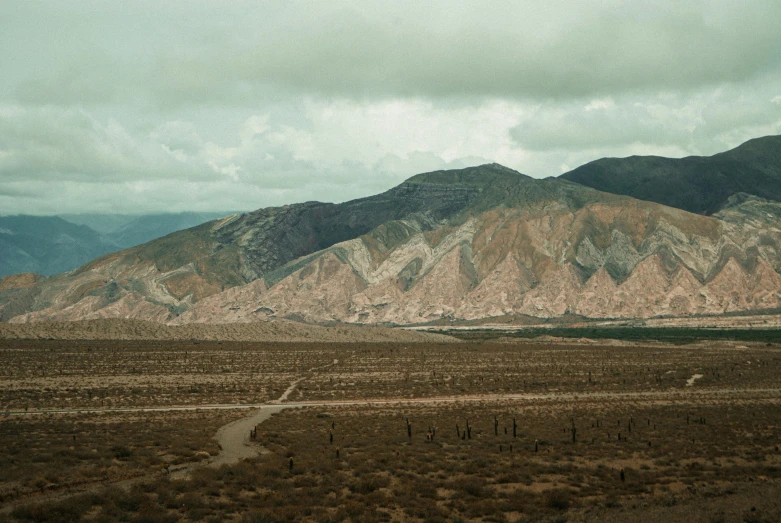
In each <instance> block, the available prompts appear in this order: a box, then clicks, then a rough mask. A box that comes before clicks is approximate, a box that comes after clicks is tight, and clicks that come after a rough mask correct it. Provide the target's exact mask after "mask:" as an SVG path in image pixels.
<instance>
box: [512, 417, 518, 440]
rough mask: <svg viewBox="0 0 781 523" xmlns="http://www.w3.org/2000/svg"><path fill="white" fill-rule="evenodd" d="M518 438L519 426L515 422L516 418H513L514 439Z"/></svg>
mask: <svg viewBox="0 0 781 523" xmlns="http://www.w3.org/2000/svg"><path fill="white" fill-rule="evenodd" d="M517 437H518V424H517V423H516V422H515V418H513V438H517Z"/></svg>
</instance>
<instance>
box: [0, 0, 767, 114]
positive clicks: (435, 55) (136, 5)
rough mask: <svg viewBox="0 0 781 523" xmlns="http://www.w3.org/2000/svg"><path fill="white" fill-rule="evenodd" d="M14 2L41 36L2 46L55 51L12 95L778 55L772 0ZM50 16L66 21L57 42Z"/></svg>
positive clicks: (178, 101)
mask: <svg viewBox="0 0 781 523" xmlns="http://www.w3.org/2000/svg"><path fill="white" fill-rule="evenodd" d="M23 4H24V5H22V6H21V7H20V6H6V9H5V10H6V11H8V10H10V11H12V12H10V13H7V16H6V17H5V18H6V20H8V21H9V25H18V26H21V27H23V28H25V29H26V30H27V31H28V32H27V33H26V34H25V36H24V37H23V38H24V40H25V41H27V40H30V39H39V41H40V43H39V44H37V45H36V46H34V47H31V46H23V48H22V53H21V56H17V57H16V59H17V60H18V61H21V60H24V59H25V58H29V57H25V56H24V53H25V51H26V52H27V53H28V54H29V53H35V55H36V56H37V55H38V54H39V53H40V52H41V50H40V47H41V46H43V45H49V46H51V49H50V52H51V53H52V54H53V58H55V59H56V58H59V59H58V60H56V62H55V63H52V64H51V67H47V68H41V67H33V66H30V67H24V66H19V65H18V63H16V65H15V66H14V64H9V66H11V70H16V71H18V73H17V76H18V78H21V81H19V82H18V83H17V84H16V86H15V89H14V96H16V98H17V99H18V100H19V101H20V102H21V103H47V104H48V103H60V104H65V105H69V104H73V103H86V104H89V103H106V102H112V101H114V102H115V101H118V100H124V101H138V100H145V101H146V102H147V103H151V104H154V105H156V106H157V107H159V108H166V107H169V108H170V107H172V106H173V107H175V106H180V105H190V104H196V105H198V104H215V103H216V104H226V103H228V104H231V103H232V104H249V103H253V102H258V101H260V100H263V99H265V98H266V97H268V96H269V94H270V93H271V94H272V95H273V93H276V92H284V93H288V94H289V93H300V94H308V95H314V96H327V97H344V98H356V97H358V98H378V97H379V98H394V97H427V98H437V97H454V96H455V97H462V96H470V97H488V98H494V97H501V98H517V99H527V98H559V99H560V98H569V97H583V96H610V95H612V96H616V95H619V94H622V93H625V92H633V91H638V90H640V91H648V90H657V89H663V90H671V89H672V90H681V89H698V88H700V87H703V86H706V85H713V84H717V83H724V82H745V81H747V80H750V79H752V78H756V77H760V76H763V75H765V74H767V73H768V72H777V71H779V69H780V68H781V42H780V41H779V39H778V36H777V29H778V26H779V23H781V4H779V3H778V2H775V1H764V2H761V1H748V2H741V3H735V2H729V1H726V0H722V1H705V0H701V1H693V2H685V3H681V2H673V1H665V2H654V3H640V2H621V1H617V0H616V1H608V2H600V3H593V2H588V3H587V2H582V1H576V0H567V1H563V2H555V3H545V4H544V3H540V2H489V3H486V2H460V3H457V4H453V3H452V2H425V3H421V2H394V3H390V4H377V3H373V2H357V1H356V2H312V3H308V4H301V3H278V4H268V3H264V4H257V3H248V2H230V3H225V2H221V1H213V2H205V3H199V4H198V9H192V7H194V6H192V4H191V3H189V2H188V3H182V2H171V3H168V4H170V5H167V6H165V7H160V6H155V8H154V9H152V8H151V7H150V5H147V4H146V3H143V2H133V3H129V4H128V5H126V6H118V5H116V4H113V6H112V4H105V3H101V2H98V3H89V2H85V3H83V4H82V5H81V9H78V10H77V9H73V8H72V7H69V6H64V5H57V4H49V6H48V7H49V9H47V10H45V11H41V10H40V9H38V8H37V7H35V5H33V4H26V3H23ZM25 6H27V7H25ZM150 10H151V12H152V13H154V15H155V16H151V15H150ZM184 10H186V17H187V18H186V20H183V19H182V18H181V17H182V16H183V14H184V13H183V11H184ZM85 20H89V22H90V23H89V24H87V23H85ZM55 24H58V25H64V26H66V27H71V28H72V30H73V29H75V30H76V31H78V34H76V36H71V35H70V34H69V36H68V37H67V38H66V39H64V40H63V35H62V33H61V31H62V29H61V28H60V29H59V30H55V31H52V29H53V26H55ZM13 37H18V33H16V32H13V31H12V32H11V34H10V35H9V37H7V38H8V39H9V40H10V38H13ZM8 43H11V42H8ZM18 46H19V45H18V43H16V47H18ZM4 48H6V49H9V48H11V47H7V46H4ZM19 59H21V60H19ZM0 64H2V62H0ZM47 64H48V61H47ZM4 70H5V69H4Z"/></svg>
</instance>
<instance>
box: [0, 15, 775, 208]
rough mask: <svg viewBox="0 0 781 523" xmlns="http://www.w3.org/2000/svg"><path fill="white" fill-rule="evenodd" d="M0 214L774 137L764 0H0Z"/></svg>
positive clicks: (249, 194)
mask: <svg viewBox="0 0 781 523" xmlns="http://www.w3.org/2000/svg"><path fill="white" fill-rule="evenodd" d="M0 20H2V22H0V24H2V31H0V46H2V49H3V50H4V52H3V53H0V70H2V71H3V77H2V80H0V213H14V212H31V213H59V212H85V211H103V212H107V211H122V212H145V211H161V210H177V211H179V210H221V209H238V208H246V209H252V208H257V207H260V206H264V205H272V204H282V203H289V202H293V201H303V200H307V199H320V200H331V201H338V200H344V199H348V198H353V197H359V196H364V195H366V194H370V193H373V192H377V191H380V190H384V189H387V188H389V187H390V186H392V185H394V184H396V183H399V182H400V181H402V180H403V179H405V178H406V177H408V176H411V175H413V174H415V173H417V172H421V171H424V170H431V169H437V168H446V167H457V166H463V165H469V164H475V163H481V162H490V161H498V162H501V163H504V164H506V165H509V166H510V167H513V168H516V169H518V170H520V171H522V172H526V173H528V174H530V175H532V176H548V175H556V174H560V173H561V172H562V171H563V170H566V169H568V168H573V167H575V166H577V165H578V164H580V163H583V162H585V161H589V160H592V159H595V158H597V157H600V156H622V155H626V154H665V155H672V156H683V155H687V154H712V153H714V152H717V151H720V150H724V149H727V148H729V147H733V146H735V145H738V144H739V143H740V142H742V141H744V140H746V139H748V138H751V137H754V136H759V135H763V134H775V133H779V132H781V87H779V86H781V39H779V38H778V34H777V31H778V27H779V26H781V3H779V2H777V1H770V0H768V1H747V2H741V3H738V2H733V1H727V0H711V1H706V0H702V1H696V0H695V1H691V2H672V1H665V2H652V3H640V2H627V1H623V0H607V1H603V2H598V3H597V2H582V1H575V0H570V1H563V2H485V1H480V2H450V1H448V2H388V3H376V2H366V1H355V2H315V1H312V2H302V3H298V2H297V3H292V2H277V3H270V2H264V3H258V2H249V1H246V2H241V1H233V2H225V1H222V0H219V1H218V0H214V1H201V2H192V1H188V2H184V1H179V2H173V1H172V2H152V1H135V2H106V1H103V0H101V1H97V0H94V1H84V2H79V3H78V4H73V3H66V2H55V1H50V2H4V3H0Z"/></svg>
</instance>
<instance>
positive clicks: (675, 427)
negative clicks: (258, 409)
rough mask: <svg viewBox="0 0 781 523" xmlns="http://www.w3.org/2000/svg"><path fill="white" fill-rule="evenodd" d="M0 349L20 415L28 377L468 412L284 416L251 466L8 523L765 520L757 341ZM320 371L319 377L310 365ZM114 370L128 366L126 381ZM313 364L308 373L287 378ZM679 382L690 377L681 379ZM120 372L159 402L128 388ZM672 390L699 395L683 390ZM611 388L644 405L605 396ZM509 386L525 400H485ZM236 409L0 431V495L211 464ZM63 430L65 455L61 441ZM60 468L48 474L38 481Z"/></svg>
mask: <svg viewBox="0 0 781 523" xmlns="http://www.w3.org/2000/svg"><path fill="white" fill-rule="evenodd" d="M8 343H10V342H6V344H5V345H4V346H3V347H2V350H0V369H4V371H3V372H5V373H6V374H5V379H4V381H3V382H2V383H3V384H4V385H3V386H4V387H5V391H14V393H13V394H11V395H10V396H11V397H10V398H9V399H7V400H6V401H7V404H12V405H20V404H21V402H20V397H21V396H19V395H21V392H20V391H27V392H25V394H28V395H29V397H27V401H33V400H35V401H37V403H35V405H37V406H39V407H40V408H44V407H46V406H51V405H52V396H49V395H48V394H50V393H51V392H50V391H45V390H43V389H37V388H36V387H35V386H30V385H29V383H31V381H30V380H45V381H44V382H41V383H48V385H47V386H49V387H50V389H53V390H56V393H57V394H56V396H54V398H56V399H55V400H54V405H57V404H58V403H62V398H65V399H68V398H69V400H68V401H69V403H68V401H66V402H65V404H66V405H85V404H89V403H88V401H94V400H90V399H89V395H88V394H87V393H86V392H87V391H94V390H102V389H100V387H101V386H104V385H98V381H100V380H103V381H104V382H105V387H107V388H106V389H105V390H106V391H107V394H106V399H109V398H110V399H112V401H122V402H124V403H122V404H123V405H128V406H130V405H134V403H133V402H134V401H135V402H138V404H141V405H147V404H185V403H188V402H190V401H193V402H197V401H208V402H218V401H224V402H230V401H239V400H242V398H245V397H246V398H248V399H252V398H255V400H258V399H262V398H267V397H277V396H278V395H279V394H280V393H281V391H282V390H283V389H284V388H285V387H286V386H287V384H288V383H289V381H290V380H292V379H293V378H295V377H302V376H308V378H307V379H306V380H305V381H303V382H301V383H300V385H299V389H297V390H296V392H294V394H293V395H292V396H291V398H290V399H291V400H296V399H299V400H300V399H304V400H313V399H320V398H327V399H346V400H349V399H356V398H388V399H391V398H396V399H399V398H401V399H406V398H421V397H438V396H457V395H460V396H463V397H464V398H465V399H468V400H469V401H461V402H455V403H452V402H451V403H444V402H441V403H407V402H402V403H394V404H374V405H371V406H366V405H364V406H336V405H331V406H326V407H324V406H317V407H307V408H301V409H288V410H285V411H283V412H282V413H280V414H278V415H275V416H273V417H272V418H271V419H270V420H268V421H266V422H265V423H263V424H262V425H260V426H259V427H258V433H259V434H260V443H262V444H263V445H265V446H266V447H267V448H268V449H269V450H270V453H268V454H266V455H263V456H260V457H258V458H256V459H252V460H247V461H244V462H242V463H239V464H238V465H234V466H229V467H223V468H220V469H198V470H196V472H195V473H194V475H193V477H192V479H190V480H168V479H166V478H161V479H158V480H153V481H150V482H148V483H146V484H142V485H136V486H133V487H131V488H128V489H117V488H111V489H107V490H105V491H102V492H94V493H90V494H85V495H82V496H77V497H72V498H69V499H66V500H64V501H61V502H57V503H48V504H32V505H30V506H28V507H19V508H17V509H16V510H15V511H14V512H13V518H14V519H16V520H26V521H66V520H72V521H77V520H84V521H115V520H125V521H179V520H187V521H225V520H232V521H248V522H251V521H302V520H303V521H406V520H412V521H564V520H571V521H578V520H596V521H641V520H646V521H665V520H678V519H686V520H687V521H778V520H780V519H781V506H779V503H781V502H779V501H778V500H779V499H781V496H779V494H781V452H779V445H781V439H780V436H781V404H780V403H781V395H780V394H779V393H778V392H777V390H762V389H778V387H779V381H778V376H779V375H781V353H779V351H778V350H777V349H775V348H772V347H763V346H751V347H749V348H737V349H736V348H732V349H730V348H713V349H709V348H697V349H687V348H681V347H660V346H655V347H649V348H642V347H633V348H631V349H627V348H624V347H620V346H598V345H597V346H585V347H584V346H568V345H536V346H535V345H532V344H528V343H526V344H518V345H515V344H507V343H496V344H490V343H462V344H449V345H440V344H415V345H405V344H398V343H397V344H374V345H361V344H251V343H236V344H229V343H223V344H219V343H216V342H210V343H205V342H204V343H199V344H197V345H196V344H195V343H193V342H177V343H169V342H166V343H165V344H158V342H101V343H100V344H96V343H95V342H72V343H71V342H69V343H62V342H54V341H52V342H13V343H14V344H18V345H9V344H8ZM185 354H186V355H187V356H186V358H185ZM334 360H338V364H337V365H335V366H332V367H327V365H328V364H331V363H333V361H334ZM36 361H40V363H39V364H38V365H39V367H36V366H35V365H36V363H35V362H36ZM134 366H135V367H136V368H139V369H141V370H140V371H139V372H137V373H135V374H134V373H132V372H128V369H129V368H133V367H134ZM60 367H61V368H62V369H63V376H62V377H60V376H59V375H57V371H56V369H58V368H60ZM315 367H322V368H320V369H319V370H316V371H313V372H311V373H308V372H307V371H308V370H309V369H312V368H315ZM183 368H187V369H188V371H187V372H182V369H183ZM191 370H192V372H190V371H191ZM36 372H38V373H46V374H47V376H46V377H44V376H42V375H36V374H35V373H36ZM52 373H53V374H55V375H56V377H55V378H54V379H51V375H50V374H52ZM589 373H590V374H589ZM695 374H702V375H703V377H702V378H700V379H698V380H697V381H696V382H695V383H694V385H693V386H692V387H689V386H687V384H686V383H687V380H688V379H690V378H691V377H692V376H693V375H695ZM237 376H239V377H241V379H239V380H238V382H239V383H250V382H253V383H254V382H257V380H255V379H254V377H257V376H263V377H264V378H265V379H264V380H261V381H260V382H261V383H266V381H265V380H267V381H268V384H267V385H264V386H265V387H266V388H265V389H263V390H257V391H252V390H251V389H247V390H246V391H244V392H234V391H232V390H228V391H225V390H224V389H223V388H221V385H225V386H228V384H230V383H231V380H236V379H237V378H236V377H237ZM133 377H138V378H139V379H143V380H149V383H158V384H161V385H160V387H161V389H160V390H154V391H149V392H146V393H139V394H128V393H127V387H128V383H131V381H130V378H133ZM183 377H192V379H194V380H202V381H198V383H202V384H203V383H213V384H214V387H212V388H205V389H204V392H202V393H197V392H196V393H192V392H188V391H187V390H185V389H184V388H182V387H183V385H181V384H179V382H180V381H181V379H182V378H183ZM66 379H73V380H75V381H76V382H78V383H81V384H82V385H80V386H79V387H78V388H77V391H70V390H68V387H64V386H61V385H58V383H62V382H58V381H57V380H66ZM90 380H98V381H96V382H94V383H93V382H92V381H90ZM115 380H118V381H117V382H116V383H119V384H117V385H115V384H114V383H115ZM122 380H124V381H122ZM207 380H212V381H207ZM34 383H36V384H37V383H38V382H34ZM54 387H56V389H54ZM111 387H114V388H111ZM692 390H694V391H698V392H701V393H700V394H696V395H695V394H688V392H690V391H692ZM718 390H721V391H724V390H728V391H729V390H736V391H739V392H735V393H728V394H724V393H723V392H722V393H719V392H717V391H718ZM36 391H37V392H36ZM707 391H712V392H711V393H708V392H707ZM572 392H576V393H579V395H578V396H577V400H576V401H573V400H572V399H571V398H570V399H567V398H566V397H562V396H561V395H557V394H556V393H572ZM616 392H618V393H623V392H652V393H653V395H648V396H643V395H642V394H641V395H618V396H611V395H610V394H611V393H616ZM513 393H516V394H517V393H529V394H528V395H526V396H524V397H521V398H516V399H513V400H501V399H500V398H498V396H497V394H513ZM536 393H540V394H536ZM548 393H553V394H549V395H547V396H546V394H548ZM36 394H37V395H36ZM164 394H168V396H164ZM191 394H195V397H194V398H190V397H189V396H190V395H191ZM275 394H276V396H274V395H275ZM4 396H5V397H8V396H9V395H7V394H5V393H4ZM157 396H160V397H157ZM467 397H468V398H467ZM119 398H124V399H122V400H119ZM489 398H490V399H489ZM238 416H241V414H239V413H236V412H234V413H220V412H215V411H210V412H194V413H159V414H154V415H146V414H144V415H141V414H139V415H133V416H127V417H124V418H123V417H121V416H119V415H114V414H112V415H110V416H109V415H90V416H78V415H70V416H61V417H57V416H51V417H48V418H44V417H42V416H35V417H23V418H19V417H15V418H12V419H4V420H2V425H0V427H3V434H2V438H3V440H2V441H0V444H2V445H4V448H7V449H10V450H9V452H7V453H6V455H5V456H4V458H3V459H6V460H7V461H6V462H4V464H5V465H6V466H5V467H4V469H7V470H6V471H5V472H4V473H5V476H3V477H4V478H5V480H4V481H5V483H4V485H6V487H5V488H6V490H5V492H13V490H12V489H11V490H9V489H8V486H9V485H11V483H12V482H13V481H17V482H18V483H19V485H21V487H18V488H24V489H27V490H25V492H32V491H33V490H34V489H36V488H40V484H41V482H45V484H44V489H46V488H50V487H49V485H57V484H58V483H56V482H55V481H54V480H55V479H56V480H58V481H60V483H59V484H65V483H68V482H75V481H78V480H79V478H82V477H92V478H95V477H97V478H102V477H114V478H116V477H123V475H124V474H127V475H132V474H135V473H136V472H139V471H143V470H153V469H155V467H160V466H161V465H162V464H163V463H165V462H176V461H178V462H185V461H187V460H192V459H194V454H195V452H197V451H199V450H206V451H207V452H210V453H212V451H213V450H214V443H213V441H211V440H210V437H211V436H212V435H213V434H214V431H215V429H216V427H217V426H219V425H220V424H222V423H225V422H226V421H227V420H228V419H229V418H231V417H238ZM513 417H514V418H515V419H516V423H517V427H516V434H515V437H514V436H513ZM495 418H496V420H497V422H498V423H497V425H496V426H495V425H494V419H495ZM407 419H409V421H410V422H411V424H412V437H411V438H410V437H408V434H407V424H406V420H407ZM466 420H469V425H470V428H471V438H468V437H467V438H464V439H462V438H461V437H459V436H457V432H456V425H458V433H459V434H463V431H464V429H465V428H466ZM573 422H574V426H575V428H576V438H575V439H576V441H575V442H573V441H572V430H571V429H572V426H573ZM331 427H333V432H334V441H333V443H331V442H330V438H329V429H331ZM429 427H431V428H432V429H436V435H435V436H434V439H433V441H427V438H426V435H427V433H428V429H429ZM495 427H496V433H495ZM505 430H506V431H507V432H506V433H505ZM73 432H76V433H77V443H76V445H74V444H73V442H72V441H69V440H68V438H69V437H70V435H71V434H72V433H73ZM619 432H620V433H621V439H620V440H619V438H618V433H619ZM117 433H119V434H121V436H119V437H117V436H115V434H117ZM25 434H31V436H30V437H29V438H27V437H25V436H24V435H25ZM82 441H83V445H84V446H83V447H82ZM535 441H537V451H536V452H535ZM649 442H650V445H649ZM337 448H339V456H338V457H337V455H336V449H337ZM511 448H512V451H511V450H510V449H511ZM92 449H96V451H95V452H94V453H93V452H92ZM126 450H129V451H130V452H129V453H128V452H126ZM92 454H96V455H97V457H93V456H92ZM291 457H292V458H293V462H294V465H293V470H292V471H290V470H289V458H291ZM15 460H17V461H15ZM37 460H41V461H40V463H41V465H39V464H38V463H39V461H37ZM60 462H61V463H62V464H63V465H56V466H57V467H60V468H59V469H57V470H58V472H57V474H58V475H57V476H50V477H49V476H47V475H46V474H47V473H48V472H49V468H50V467H51V464H52V463H60ZM11 467H16V468H15V469H13V471H11ZM112 467H113V468H112ZM622 468H623V469H624V474H625V481H621V478H620V470H621V469H622ZM106 474H108V476H106ZM112 474H113V476H112ZM19 478H22V479H19ZM14 495H18V494H14ZM752 507H753V508H754V510H753V511H752V510H751V508H752ZM648 518H652V519H650V520H649V519H648Z"/></svg>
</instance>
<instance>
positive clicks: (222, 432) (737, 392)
mask: <svg viewBox="0 0 781 523" xmlns="http://www.w3.org/2000/svg"><path fill="white" fill-rule="evenodd" d="M313 370H314V369H313ZM304 379H306V378H299V379H297V380H295V381H293V382H292V383H291V384H290V386H289V387H288V388H287V390H285V392H284V393H283V394H282V395H281V396H280V397H279V399H277V400H276V401H275V402H273V403H270V404H266V405H203V406H186V407H158V408H155V407H140V408H125V409H80V410H38V411H29V412H24V411H14V412H6V413H4V414H6V415H36V414H47V413H60V414H76V413H86V412H160V411H176V410H196V409H252V410H253V412H252V413H251V414H250V415H249V416H246V417H244V418H242V419H239V420H236V421H233V422H231V423H229V424H227V425H225V426H223V427H221V428H220V429H219V430H218V431H217V434H216V435H215V439H216V440H217V443H218V444H219V446H220V453H219V454H218V455H217V456H212V457H210V458H208V459H206V460H204V461H201V462H197V463H188V464H185V465H180V466H178V467H176V468H173V467H172V468H171V469H169V471H168V475H169V477H171V478H174V479H181V478H186V477H188V476H189V474H190V473H191V472H192V471H193V470H195V469H196V468H199V467H203V466H208V467H219V466H222V465H230V464H233V463H237V462H238V461H240V460H242V459H247V458H251V457H254V456H257V455H259V454H261V453H263V452H266V450H265V449H264V448H263V447H262V446H261V445H259V444H258V443H255V442H251V441H250V438H249V434H250V430H252V429H253V428H255V426H256V425H258V424H260V423H262V422H263V421H265V420H267V419H269V418H270V417H271V416H273V415H274V414H275V413H277V412H280V411H282V410H284V409H291V408H304V407H329V406H358V405H361V406H369V405H404V404H416V405H417V404H431V405H436V404H446V403H470V402H499V401H501V402H505V401H518V402H523V401H540V400H570V401H595V400H610V399H633V400H641V401H642V400H647V401H657V400H665V401H680V402H686V401H690V400H692V401H700V400H703V399H707V398H718V397H725V396H733V397H734V396H737V397H743V398H751V399H752V400H760V401H762V400H764V401H771V402H781V389H695V388H692V387H687V388H685V389H675V390H667V391H645V392H599V393H588V394H586V393H548V394H487V395H477V396H445V397H432V398H404V399H374V400H372V399H359V400H344V401H314V402H297V403H288V402H287V398H288V397H289V395H290V394H291V393H292V392H293V391H294V390H295V388H296V386H297V385H298V384H299V383H300V382H301V381H303V380H304ZM255 409H257V410H255ZM162 475H165V473H164V472H162V473H153V474H148V475H144V476H138V477H136V478H131V479H125V480H121V481H117V482H114V483H110V484H106V483H95V484H89V485H84V486H79V487H73V488H69V489H68V490H65V491H60V492H56V493H51V494H45V495H40V496H34V497H30V498H26V499H23V500H15V501H13V502H10V503H8V504H6V505H4V506H3V507H2V508H0V514H7V513H10V511H11V510H13V508H14V507H15V506H18V505H21V504H24V503H28V502H32V501H35V502H43V501H54V500H61V499H64V498H67V497H70V496H73V495H76V494H82V493H85V492H98V491H99V490H100V489H102V488H104V487H106V486H108V485H111V486H118V487H122V488H129V487H130V486H131V485H134V484H136V483H140V482H143V481H145V480H149V479H153V478H155V477H160V476H162Z"/></svg>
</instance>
